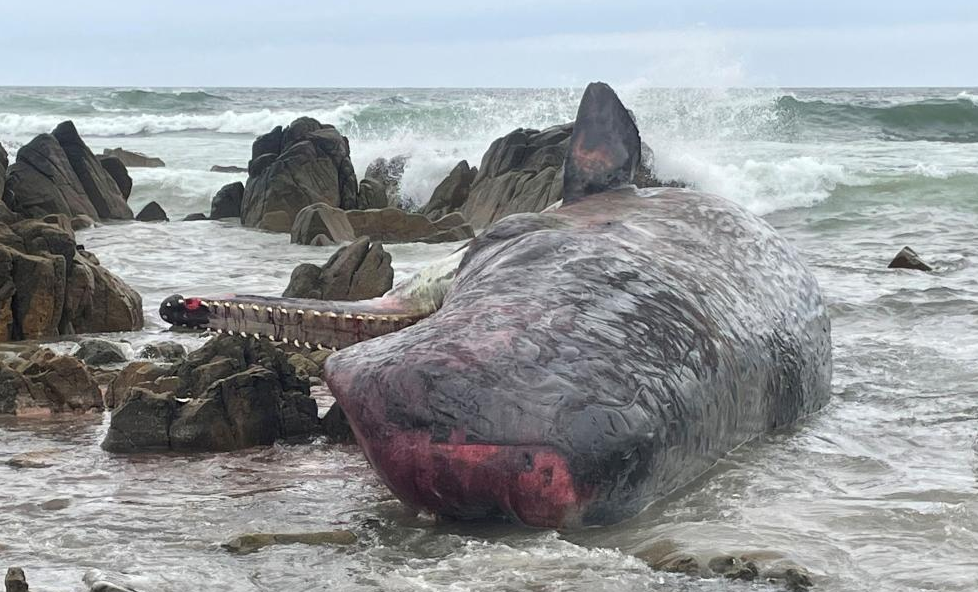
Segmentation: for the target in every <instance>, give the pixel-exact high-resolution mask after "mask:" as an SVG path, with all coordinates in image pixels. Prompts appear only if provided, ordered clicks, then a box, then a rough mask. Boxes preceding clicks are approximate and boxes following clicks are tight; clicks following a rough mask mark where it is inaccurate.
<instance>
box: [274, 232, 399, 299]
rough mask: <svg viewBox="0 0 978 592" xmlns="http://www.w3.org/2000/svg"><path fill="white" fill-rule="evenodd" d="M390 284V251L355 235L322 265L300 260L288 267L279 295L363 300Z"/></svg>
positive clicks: (390, 285) (376, 294) (392, 280)
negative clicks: (283, 290) (289, 272)
mask: <svg viewBox="0 0 978 592" xmlns="http://www.w3.org/2000/svg"><path fill="white" fill-rule="evenodd" d="M393 285H394V268H393V267H391V256H390V253H388V252H387V251H385V250H384V247H383V245H381V244H380V243H374V244H370V240H368V239H367V238H365V237H364V238H359V239H357V240H355V241H353V242H352V243H351V244H349V245H347V246H345V247H342V248H340V249H338V250H337V251H336V252H335V253H333V256H332V257H330V259H329V261H327V262H326V265H323V266H322V267H319V266H318V265H313V264H311V263H303V264H301V265H299V266H298V267H296V268H295V269H294V270H293V271H292V278H291V280H289V285H288V287H287V288H286V289H285V292H284V293H283V294H282V296H284V297H286V298H311V299H315V300H367V299H370V298H377V297H378V296H383V295H384V294H385V293H387V291H388V290H390V289H391V287H392V286H393Z"/></svg>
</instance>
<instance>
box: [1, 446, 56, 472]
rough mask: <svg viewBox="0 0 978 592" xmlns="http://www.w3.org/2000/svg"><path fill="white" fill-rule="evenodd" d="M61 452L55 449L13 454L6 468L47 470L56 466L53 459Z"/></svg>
mask: <svg viewBox="0 0 978 592" xmlns="http://www.w3.org/2000/svg"><path fill="white" fill-rule="evenodd" d="M61 452H62V451H61V450H58V449H56V448H48V449H46V450H34V451H31V452H23V453H21V454H15V455H13V456H11V457H10V458H9V459H8V460H7V466H10V467H13V468H15V469H47V468H50V467H53V466H54V465H55V464H57V458H55V457H56V456H57V455H58V454H60V453H61Z"/></svg>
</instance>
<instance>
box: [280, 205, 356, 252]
mask: <svg viewBox="0 0 978 592" xmlns="http://www.w3.org/2000/svg"><path fill="white" fill-rule="evenodd" d="M319 236H322V237H325V239H326V242H327V243H328V244H336V243H342V242H347V241H351V240H353V239H354V238H355V236H356V235H355V234H354V232H353V227H352V226H350V222H349V221H348V220H347V218H346V212H344V211H343V210H341V209H339V208H334V207H332V206H330V205H327V204H324V203H315V204H312V205H311V206H306V207H304V208H302V209H301V210H300V211H299V214H298V215H297V216H296V218H295V222H294V223H293V224H292V242H293V243H294V244H298V245H311V244H313V243H314V241H315V239H316V237H319Z"/></svg>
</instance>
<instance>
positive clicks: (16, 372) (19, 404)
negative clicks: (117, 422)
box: [0, 348, 104, 415]
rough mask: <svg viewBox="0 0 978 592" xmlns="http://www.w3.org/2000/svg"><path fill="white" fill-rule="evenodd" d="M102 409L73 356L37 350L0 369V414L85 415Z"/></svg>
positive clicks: (83, 367) (95, 385) (89, 378)
mask: <svg viewBox="0 0 978 592" xmlns="http://www.w3.org/2000/svg"><path fill="white" fill-rule="evenodd" d="M103 408H104V404H103V401H102V391H101V389H100V388H99V385H98V382H97V381H96V380H95V377H94V376H93V375H92V373H91V371H90V370H89V368H88V367H87V366H86V365H85V364H84V363H83V362H82V361H81V360H78V359H77V358H75V357H73V356H64V355H59V354H56V353H55V352H53V351H51V350H49V349H46V348H40V349H37V350H33V351H26V352H23V353H22V354H21V355H20V356H18V357H16V358H13V359H8V360H4V361H3V363H2V366H0V414H5V415H39V414H49V413H68V412H73V413H85V412H88V411H101V410H102V409H103Z"/></svg>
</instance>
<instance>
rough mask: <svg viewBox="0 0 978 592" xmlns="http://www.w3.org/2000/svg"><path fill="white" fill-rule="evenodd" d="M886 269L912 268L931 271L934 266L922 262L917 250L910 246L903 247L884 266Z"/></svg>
mask: <svg viewBox="0 0 978 592" xmlns="http://www.w3.org/2000/svg"><path fill="white" fill-rule="evenodd" d="M886 267H887V268H888V269H912V270H914V271H933V270H934V268H933V267H931V266H930V265H928V264H926V263H924V262H923V260H921V259H920V256H919V255H917V252H916V251H914V250H913V249H911V248H910V247H903V248H902V249H900V252H899V253H897V254H896V257H894V258H893V260H892V261H890V264H889V265H887V266H886Z"/></svg>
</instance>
